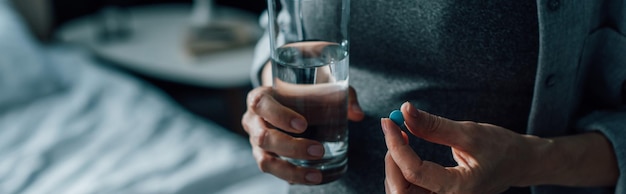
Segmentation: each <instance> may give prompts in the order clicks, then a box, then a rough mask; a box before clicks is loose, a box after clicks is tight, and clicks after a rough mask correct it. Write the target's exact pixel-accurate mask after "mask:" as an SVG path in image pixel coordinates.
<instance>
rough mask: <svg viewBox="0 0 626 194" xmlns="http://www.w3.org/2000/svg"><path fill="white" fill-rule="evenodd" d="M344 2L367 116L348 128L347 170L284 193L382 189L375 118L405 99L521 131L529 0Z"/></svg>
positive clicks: (428, 155) (448, 161) (443, 152)
mask: <svg viewBox="0 0 626 194" xmlns="http://www.w3.org/2000/svg"><path fill="white" fill-rule="evenodd" d="M351 3H352V6H351V8H352V10H351V12H352V13H351V15H352V17H351V26H350V27H351V28H350V30H351V32H353V33H351V40H350V41H351V48H350V49H351V53H350V54H351V56H350V61H351V64H350V65H351V67H350V85H352V86H353V87H354V88H355V89H356V90H357V93H358V98H359V101H360V103H361V105H362V108H363V110H364V112H365V113H366V115H367V118H366V119H365V121H363V122H359V123H351V125H350V127H349V128H350V140H349V141H350V145H349V152H348V153H349V155H348V158H349V159H348V161H349V164H348V173H347V174H346V175H344V177H343V178H342V179H340V180H339V181H336V182H333V183H330V184H327V185H322V186H314V187H310V186H294V187H292V188H291V191H292V193H355V194H356V193H359V194H361V193H384V184H382V183H383V180H384V177H385V174H384V162H383V161H384V156H385V153H386V152H387V147H386V146H385V144H384V139H383V138H384V137H383V135H382V131H381V127H380V118H381V117H388V115H389V112H391V111H392V110H394V109H399V108H400V105H401V104H402V103H403V102H405V101H410V102H412V103H413V104H414V105H416V107H418V108H420V109H422V110H425V111H428V112H430V113H433V114H437V115H440V116H443V117H447V118H451V119H455V120H472V121H478V122H487V123H492V124H497V125H500V126H503V127H506V128H508V129H514V130H516V131H518V132H522V133H525V129H526V123H527V122H528V114H529V110H530V104H531V100H532V93H533V85H534V78H535V71H536V67H537V55H538V47H539V46H538V42H539V40H538V37H539V36H538V29H537V14H536V6H535V3H534V2H532V1H459V2H451V1H421V2H419V3H417V2H416V1H414V0H394V1H352V2H351ZM356 32H358V33H356ZM410 142H411V145H412V146H413V147H414V149H415V150H416V152H417V153H418V154H419V155H420V156H421V157H422V158H423V159H425V160H430V161H435V162H437V163H439V164H444V165H448V166H452V165H456V163H455V162H454V160H453V159H452V156H451V152H450V148H448V147H445V146H440V145H435V144H432V143H428V142H426V141H423V140H421V139H417V138H412V139H411V140H410ZM322 191H326V192H322ZM528 192H529V191H526V193H528Z"/></svg>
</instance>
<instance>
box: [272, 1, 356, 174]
mask: <svg viewBox="0 0 626 194" xmlns="http://www.w3.org/2000/svg"><path fill="white" fill-rule="evenodd" d="M268 8H269V9H268V13H269V32H270V33H269V34H270V47H271V62H272V76H273V88H274V91H275V92H274V97H275V98H276V99H277V100H278V101H279V102H280V103H282V104H283V105H285V106H287V107H289V108H291V109H293V110H294V111H296V112H298V113H300V114H301V115H303V116H304V117H305V118H306V119H307V122H308V128H307V130H306V131H305V132H304V133H302V134H293V133H289V134H290V135H292V136H295V137H302V138H307V139H312V140H316V141H319V142H320V143H322V144H323V145H324V151H325V152H324V153H325V154H324V156H323V158H322V159H320V160H301V159H295V158H287V157H281V158H283V159H285V160H287V161H289V162H291V163H293V164H295V165H298V166H302V167H306V168H315V169H319V170H320V171H321V172H322V175H323V178H322V183H328V182H331V181H334V180H337V179H339V178H340V177H341V175H343V174H344V173H345V172H346V170H347V160H348V158H347V155H346V153H347V150H348V118H347V114H348V113H347V108H348V64H349V44H348V22H349V18H350V0H268Z"/></svg>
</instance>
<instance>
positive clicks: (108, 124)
mask: <svg viewBox="0 0 626 194" xmlns="http://www.w3.org/2000/svg"><path fill="white" fill-rule="evenodd" d="M1 4H3V2H2V1H0V27H1V29H2V30H1V32H0V53H10V52H8V51H6V49H10V48H14V47H13V46H15V45H21V44H31V43H24V42H20V41H23V40H20V39H19V38H18V39H16V38H13V39H12V40H9V39H11V38H7V37H6V33H11V32H14V31H17V32H16V33H20V30H6V29H7V28H5V27H7V23H10V22H12V21H11V20H14V19H15V18H14V17H12V16H11V15H10V14H8V13H9V12H10V10H8V9H6V8H5V7H3V6H4V5H1ZM7 18H8V19H7ZM10 27H15V26H10ZM9 29H13V28H9ZM22 39H23V37H22ZM26 39H29V38H28V37H27V38H26ZM16 41H17V42H16ZM2 45H4V46H2ZM35 47H37V48H36V49H35V50H36V51H34V52H33V53H27V55H25V56H31V57H42V61H45V62H44V63H43V65H44V68H38V67H36V66H37V65H42V64H35V65H33V66H29V67H26V66H25V65H28V64H25V63H23V64H19V65H21V66H22V67H16V66H15V64H14V62H10V61H9V62H7V60H4V61H2V60H0V77H1V78H0V96H9V97H10V98H9V97H6V98H5V99H6V100H4V101H0V193H28V194H30V193H32V194H42V193H59V194H61V193H67V194H72V193H77V194H91V193H107V194H109V193H124V194H125V193H128V194H144V193H145V194H160V193H164V194H165V193H168V194H169V193H172V194H175V193H180V194H192V193H194V194H195V193H284V192H286V190H287V185H286V183H284V182H283V181H280V180H278V179H276V178H275V177H273V176H271V175H268V174H263V173H261V172H260V171H259V170H258V168H257V166H256V164H255V162H254V159H253V158H252V154H251V150H250V148H249V144H248V143H247V142H246V140H245V139H243V138H242V137H239V136H237V135H235V134H233V133H231V132H229V131H228V130H225V129H223V128H221V127H219V126H217V125H215V124H213V123H212V122H210V121H205V120H202V119H199V118H196V117H195V116H193V115H191V114H189V113H188V112H186V111H185V110H183V109H181V108H180V107H178V106H177V105H176V104H175V103H173V102H172V101H171V100H170V99H169V98H167V97H166V96H165V95H164V94H162V93H161V92H159V91H158V90H157V89H155V88H152V87H151V86H149V85H147V84H145V83H143V82H142V81H140V80H137V79H135V78H132V77H130V76H127V75H126V74H123V73H120V72H116V71H114V70H110V69H108V68H106V67H104V66H100V65H98V64H97V63H95V62H94V61H93V60H91V59H90V58H89V54H88V53H85V52H84V51H82V50H81V49H78V48H74V47H71V46H65V45H53V46H45V47H44V46H41V47H39V46H37V45H35ZM2 49H5V50H4V51H3V50H2ZM22 54H23V53H22ZM7 56H8V55H7V54H4V55H3V54H0V59H3V58H4V59H6V58H7ZM25 71H32V72H25ZM37 71H38V72H37ZM23 75H30V76H23ZM14 79H23V80H17V81H13V82H10V83H9V82H7V81H6V80H14ZM33 79H38V81H37V80H34V82H33ZM24 82H28V84H27V85H20V84H21V83H24ZM10 94H19V95H17V96H16V95H10ZM0 99H2V97H0Z"/></svg>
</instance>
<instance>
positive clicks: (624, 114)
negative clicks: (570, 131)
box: [577, 107, 626, 194]
mask: <svg viewBox="0 0 626 194" xmlns="http://www.w3.org/2000/svg"><path fill="white" fill-rule="evenodd" d="M577 127H578V128H580V129H582V130H584V131H596V132H600V133H602V134H604V136H606V138H607V139H608V140H609V141H610V142H611V144H612V146H613V151H614V153H615V156H616V158H617V165H618V167H619V174H620V175H619V179H618V180H617V183H616V187H615V193H617V194H624V193H626V107H623V108H622V109H621V110H620V111H596V112H593V113H591V114H589V115H588V116H586V117H584V118H583V119H581V120H580V121H579V122H578V123H577Z"/></svg>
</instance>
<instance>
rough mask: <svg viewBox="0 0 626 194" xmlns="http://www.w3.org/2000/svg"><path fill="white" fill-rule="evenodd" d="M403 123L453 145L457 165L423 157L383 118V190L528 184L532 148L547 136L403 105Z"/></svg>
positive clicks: (491, 189) (497, 188)
mask: <svg viewBox="0 0 626 194" xmlns="http://www.w3.org/2000/svg"><path fill="white" fill-rule="evenodd" d="M402 114H403V116H404V118H405V125H406V127H407V129H408V130H409V131H410V132H411V133H412V134H413V135H415V136H417V137H420V138H422V139H425V140H427V141H430V142H433V143H438V144H442V145H447V146H450V147H451V148H452V154H453V156H454V159H455V160H456V162H457V163H458V166H454V167H443V166H441V165H439V164H436V163H433V162H430V161H423V160H422V159H420V157H419V156H418V155H417V154H416V153H415V152H414V151H413V150H412V149H411V147H410V146H409V144H408V136H407V134H406V133H404V132H403V131H402V130H401V129H400V128H399V127H398V126H397V125H395V124H394V123H393V121H391V120H390V119H387V118H384V119H382V120H381V125H382V128H383V132H384V134H385V141H386V143H387V148H388V152H387V156H386V158H385V174H386V178H385V189H386V192H387V193H430V192H435V193H440V194H442V193H500V192H503V191H505V190H506V189H508V188H509V187H511V186H527V183H525V180H526V178H527V177H526V176H528V175H529V174H531V173H533V172H532V171H531V170H532V168H531V166H532V165H534V164H533V161H536V160H535V159H537V158H538V154H537V152H536V150H534V149H536V148H538V147H541V146H543V145H547V144H549V143H550V142H549V140H546V139H541V138H538V137H534V136H529V135H520V134H517V133H514V132H512V131H510V130H507V129H504V128H502V127H498V126H495V125H490V124H483V123H475V122H457V121H452V120H448V119H445V118H442V117H438V116H434V115H431V114H428V113H426V112H423V111H419V110H417V109H415V108H414V107H413V106H412V105H411V104H410V103H405V104H403V105H402Z"/></svg>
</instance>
